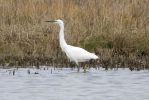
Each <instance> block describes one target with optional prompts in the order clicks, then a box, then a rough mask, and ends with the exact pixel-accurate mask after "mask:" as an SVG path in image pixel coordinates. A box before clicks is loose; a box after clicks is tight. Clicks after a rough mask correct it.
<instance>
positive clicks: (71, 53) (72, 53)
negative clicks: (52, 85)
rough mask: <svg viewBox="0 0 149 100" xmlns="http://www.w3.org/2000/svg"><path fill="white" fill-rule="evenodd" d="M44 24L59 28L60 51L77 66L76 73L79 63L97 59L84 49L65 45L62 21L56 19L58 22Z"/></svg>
mask: <svg viewBox="0 0 149 100" xmlns="http://www.w3.org/2000/svg"><path fill="white" fill-rule="evenodd" d="M46 22H53V23H56V24H58V25H59V26H60V32H59V42H60V47H61V49H62V51H63V52H65V53H66V55H67V57H68V58H69V59H70V61H71V62H75V63H76V64H77V66H78V71H79V62H86V61H89V60H91V59H98V56H96V55H95V54H94V53H90V52H88V51H86V50H85V49H82V48H80V47H75V46H71V45H68V44H67V43H66V41H65V38H64V22H63V21H62V20H60V19H58V20H53V21H46Z"/></svg>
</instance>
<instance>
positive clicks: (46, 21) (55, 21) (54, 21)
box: [45, 20, 56, 23]
mask: <svg viewBox="0 0 149 100" xmlns="http://www.w3.org/2000/svg"><path fill="white" fill-rule="evenodd" d="M45 22H53V23H54V22H56V21H55V20H51V21H50V20H49V21H45Z"/></svg>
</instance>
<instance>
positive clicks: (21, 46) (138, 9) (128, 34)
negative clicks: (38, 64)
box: [0, 0, 149, 66]
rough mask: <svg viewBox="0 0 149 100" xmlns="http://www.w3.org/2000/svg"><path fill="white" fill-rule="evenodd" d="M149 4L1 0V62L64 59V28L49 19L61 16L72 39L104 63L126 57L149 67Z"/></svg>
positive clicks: (140, 0)
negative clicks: (61, 30) (61, 35)
mask: <svg viewBox="0 0 149 100" xmlns="http://www.w3.org/2000/svg"><path fill="white" fill-rule="evenodd" d="M148 5H149V1H148V0H0V59H1V63H2V62H3V63H10V62H13V61H12V57H16V58H18V59H19V58H22V59H23V58H25V57H28V58H30V57H32V58H33V59H34V58H38V59H39V58H45V57H47V58H50V59H54V60H56V59H61V58H63V56H64V55H63V54H62V53H61V50H60V48H59V41H58V31H59V28H58V27H57V26H56V25H53V24H47V23H45V22H44V21H45V20H53V19H58V18H60V19H63V20H64V22H65V38H66V41H67V42H68V43H69V44H72V45H76V46H80V47H83V48H85V49H87V50H89V51H90V52H96V53H98V55H99V56H101V63H102V62H105V61H106V60H107V59H112V60H113V59H116V61H117V60H118V59H120V58H121V56H124V57H127V58H126V60H125V61H126V62H127V60H129V59H131V60H132V61H134V62H135V61H136V60H137V61H138V59H139V60H141V62H145V66H147V65H148V64H147V63H148V62H149V61H148V59H147V57H148V55H149V45H148V44H149V12H148V9H149V6H148ZM117 55H118V57H116V58H115V56H117ZM64 57H65V56H64ZM113 57H114V58H113ZM124 57H123V60H124ZM142 57H143V58H142ZM129 61H130V60H129ZM19 62H20V60H19ZM110 62H111V60H110ZM120 62H122V61H120ZM112 63H113V61H112ZM110 64H111V63H110ZM127 64H128V63H127ZM107 66H108V65H107ZM113 66H115V65H113Z"/></svg>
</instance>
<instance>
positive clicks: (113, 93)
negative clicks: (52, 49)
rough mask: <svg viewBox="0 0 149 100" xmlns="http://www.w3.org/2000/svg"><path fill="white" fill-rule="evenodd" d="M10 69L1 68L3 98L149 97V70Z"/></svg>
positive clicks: (142, 99) (124, 99) (91, 99)
mask: <svg viewBox="0 0 149 100" xmlns="http://www.w3.org/2000/svg"><path fill="white" fill-rule="evenodd" d="M10 70H11V69H9V71H8V69H0V100H149V71H130V70H128V69H119V70H117V71H115V70H109V71H105V70H102V69H100V70H95V69H90V70H89V72H87V73H83V72H80V73H77V72H76V70H71V69H69V68H64V69H62V70H61V69H56V70H54V69H53V68H52V74H51V69H49V70H37V69H29V70H30V73H31V74H28V73H27V70H28V69H18V70H17V71H16V72H15V75H14V76H13V75H12V73H11V72H10ZM35 72H37V73H39V74H34V73H35Z"/></svg>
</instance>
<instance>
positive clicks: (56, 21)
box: [45, 19, 63, 25]
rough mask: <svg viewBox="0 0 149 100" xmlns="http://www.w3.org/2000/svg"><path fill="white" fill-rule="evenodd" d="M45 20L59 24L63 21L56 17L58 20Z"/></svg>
mask: <svg viewBox="0 0 149 100" xmlns="http://www.w3.org/2000/svg"><path fill="white" fill-rule="evenodd" d="M45 22H52V23H56V24H59V25H62V24H63V21H62V20H60V19H58V20H51V21H45Z"/></svg>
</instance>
